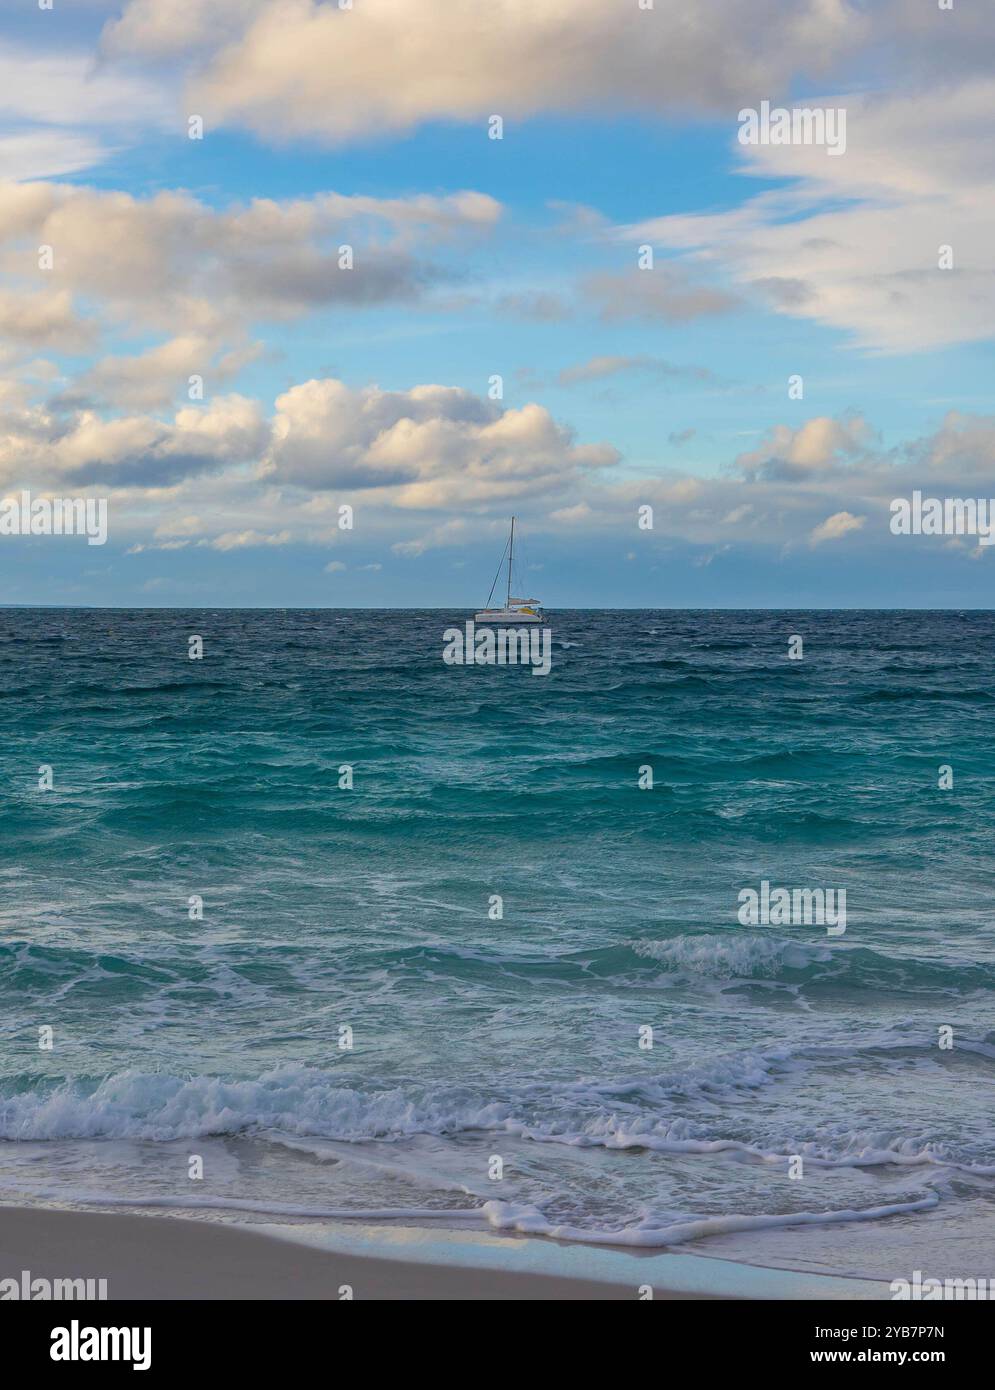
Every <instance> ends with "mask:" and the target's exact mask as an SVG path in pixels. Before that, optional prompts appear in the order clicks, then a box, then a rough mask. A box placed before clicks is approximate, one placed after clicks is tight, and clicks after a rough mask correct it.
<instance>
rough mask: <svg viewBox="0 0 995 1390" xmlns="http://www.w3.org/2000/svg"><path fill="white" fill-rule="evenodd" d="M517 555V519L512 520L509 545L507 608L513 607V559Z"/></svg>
mask: <svg viewBox="0 0 995 1390" xmlns="http://www.w3.org/2000/svg"><path fill="white" fill-rule="evenodd" d="M514 553H515V518H514V517H512V518H511V541H510V543H509V545H508V598H507V601H506V603H505V605H504V606H505V608H510V607H511V557H512V556H513V555H514Z"/></svg>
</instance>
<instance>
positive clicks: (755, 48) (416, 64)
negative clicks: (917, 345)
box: [105, 0, 865, 142]
mask: <svg viewBox="0 0 995 1390" xmlns="http://www.w3.org/2000/svg"><path fill="white" fill-rule="evenodd" d="M864 33H865V23H864V21H863V19H862V16H861V14H860V12H859V10H858V9H857V8H856V7H855V6H854V5H852V4H851V3H849V0H798V3H797V4H796V5H794V6H793V7H792V9H791V12H790V13H787V14H786V13H785V10H784V6H783V3H782V2H781V0H752V3H751V4H750V5H749V6H744V5H743V4H742V3H741V0H697V3H696V4H694V5H688V6H676V5H667V6H666V7H664V6H663V5H659V6H658V7H657V8H656V9H655V10H640V9H639V8H638V7H637V6H636V4H635V3H632V4H631V5H628V6H626V7H624V8H622V7H620V6H617V5H612V4H606V3H605V0H499V3H491V4H482V3H481V0H417V3H413V0H363V2H362V3H357V4H356V5H355V6H354V8H352V9H351V10H341V9H339V7H338V6H337V5H335V4H315V3H313V0H264V2H263V0H255V3H247V4H244V5H242V6H241V8H240V9H239V7H238V6H236V5H234V4H233V3H232V0H225V3H224V4H222V5H220V6H219V5H199V6H195V5H194V4H193V3H191V0H132V4H131V5H129V6H128V8H127V9H126V10H125V13H124V16H123V18H122V19H121V20H120V21H119V22H117V23H116V24H114V25H113V26H111V27H110V28H109V29H108V30H107V31H106V34H105V46H106V47H108V48H109V49H110V51H112V52H114V53H116V54H119V55H120V54H128V53H133V54H136V55H139V56H146V57H147V56H155V57H169V56H172V55H175V54H177V53H180V52H183V51H187V52H190V53H192V55H193V56H194V58H195V60H196V63H197V67H196V70H195V71H194V73H193V77H192V81H191V96H190V102H191V103H192V104H191V107H190V109H192V110H198V111H199V110H202V109H203V110H204V112H205V113H206V114H207V115H208V116H209V118H210V119H212V120H215V121H219V120H220V121H225V122H236V123H238V124H241V125H244V126H248V127H249V128H250V129H252V130H254V131H256V132H257V133H258V134H260V135H261V136H262V137H263V138H264V139H270V140H275V141H280V140H284V139H287V138H289V137H292V136H301V135H314V136H318V137H321V138H323V139H325V140H327V141H330V142H336V141H342V140H347V139H368V138H369V137H370V136H375V135H378V134H380V133H383V132H389V131H394V132H400V131H406V130H410V129H412V128H414V127H416V126H417V125H419V124H421V123H424V122H426V121H436V120H464V121H467V120H475V121H479V122H481V123H483V122H484V121H485V120H486V119H487V117H488V116H490V115H491V114H492V113H494V112H500V113H503V115H504V116H505V118H506V119H507V120H521V119H523V118H526V117H528V116H532V115H535V114H536V113H538V112H543V111H550V112H582V111H585V110H594V109H597V108H599V107H604V106H605V105H610V106H611V107H612V108H613V109H616V110H622V111H640V112H645V111H664V110H668V109H673V108H675V107H691V108H692V109H697V110H702V109H716V108H718V109H723V108H728V107H729V106H731V105H733V104H734V103H735V102H737V101H739V100H740V99H741V98H745V97H746V96H747V95H749V94H755V93H757V92H761V93H766V94H771V93H774V92H777V91H780V90H783V89H784V88H785V87H786V85H787V83H788V82H789V80H790V78H791V77H792V75H793V74H795V73H796V72H797V71H798V70H799V69H802V70H807V71H809V72H813V73H819V72H824V71H826V70H827V68H828V66H829V65H830V64H831V63H832V62H833V60H834V59H835V58H837V57H838V56H839V55H841V54H842V53H844V52H846V51H847V50H849V49H852V48H853V47H854V46H856V45H857V44H859V42H860V41H861V39H862V37H863V36H864ZM212 46H213V47H214V51H213V53H212V51H211V50H212ZM205 54H206V55H207V56H206V61H202V56H203V55H205ZM454 55H458V61H454Z"/></svg>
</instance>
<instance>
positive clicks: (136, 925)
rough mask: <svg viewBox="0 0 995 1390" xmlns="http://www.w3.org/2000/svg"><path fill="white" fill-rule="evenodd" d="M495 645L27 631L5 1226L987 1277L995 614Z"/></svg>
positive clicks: (619, 630)
mask: <svg viewBox="0 0 995 1390" xmlns="http://www.w3.org/2000/svg"><path fill="white" fill-rule="evenodd" d="M468 616H469V615H467V614H463V613H455V614H454V613H448V612H442V611H410V610H406V611H340V610H325V609H319V610H314V611H304V610H292V611H282V610H281V611H274V610H237V611H226V610H217V611H213V610H195V611H180V610H163V609H157V610H145V611H143V610H114V611H110V610H65V609H13V608H11V609H4V610H0V664H2V680H0V697H2V706H0V707H2V710H3V714H4V723H3V734H4V737H3V741H2V745H0V786H2V789H3V795H2V799H0V814H2V818H3V847H4V853H3V858H2V862H0V885H2V892H0V1200H3V1201H4V1202H16V1203H20V1204H54V1205H59V1206H80V1205H94V1206H100V1207H118V1206H128V1207H133V1208H134V1209H135V1210H139V1211H140V1210H150V1211H157V1212H159V1213H162V1212H163V1211H175V1212H176V1213H177V1214H183V1215H188V1214H191V1213H193V1214H199V1215H200V1216H202V1217H204V1218H205V1219H215V1220H237V1221H242V1222H245V1221H248V1222H254V1221H268V1222H272V1221H274V1220H275V1219H279V1220H280V1221H282V1222H286V1223H290V1224H293V1223H294V1222H295V1221H301V1222H308V1223H310V1224H312V1225H313V1224H314V1223H316V1222H317V1223H320V1222H322V1221H329V1222H333V1221H342V1220H343V1219H348V1218H350V1217H352V1218H355V1219H357V1220H364V1221H404V1222H407V1223H409V1224H416V1225H438V1226H439V1227H441V1228H447V1227H450V1228H460V1229H464V1230H466V1229H480V1230H485V1231H486V1230H493V1229H498V1230H508V1231H531V1232H537V1233H543V1234H547V1235H553V1236H559V1237H564V1238H569V1239H572V1240H577V1241H583V1242H590V1243H592V1244H606V1243H607V1244H618V1245H624V1246H630V1247H639V1248H645V1249H662V1248H666V1247H672V1246H679V1247H680V1248H681V1249H682V1250H683V1251H687V1252H697V1253H700V1254H704V1255H710V1254H715V1255H723V1256H729V1257H734V1258H737V1259H743V1260H746V1261H751V1260H752V1261H755V1262H757V1263H768V1264H778V1265H785V1266H787V1267H790V1268H799V1269H812V1270H825V1271H830V1272H833V1273H837V1274H865V1275H871V1276H875V1277H877V1276H884V1277H887V1278H889V1279H890V1278H897V1277H901V1276H907V1275H908V1274H909V1273H911V1271H912V1270H913V1269H915V1268H920V1269H925V1270H926V1271H927V1273H928V1274H929V1275H935V1276H945V1275H954V1276H956V1275H965V1274H975V1275H989V1274H995V1270H992V1269H991V1268H988V1267H986V1265H990V1250H991V1248H992V1237H993V1234H995V1220H993V1217H995V1201H993V1197H995V1018H993V1012H992V1005H993V999H995V926H993V917H992V910H991V903H992V892H993V887H995V799H993V791H995V776H993V767H992V747H993V738H992V735H993V732H995V675H993V667H992V661H991V654H992V651H993V647H995V615H993V614H991V613H988V612H914V613H913V612H829V611H817V612H747V611H743V612H739V611H737V612H730V611H723V612H708V611H694V612H680V611H659V612H657V611H620V612H605V611H597V612H583V611H570V612H563V613H553V614H552V615H551V618H550V626H551V628H552V667H551V670H550V672H549V675H548V676H545V677H543V678H536V677H535V676H533V675H532V674H531V671H530V669H529V668H527V667H526V668H524V669H523V668H521V667H515V666H504V667H497V666H465V667H460V666H450V665H447V664H446V663H445V662H444V661H443V659H442V653H443V646H444V642H443V633H444V631H445V629H446V628H447V627H449V626H451V625H453V624H461V623H462V622H463V621H464V620H465V618H466V617H468ZM192 636H200V637H202V639H203V657H202V659H195V660H191V659H190V656H189V651H190V638H191V637H192ZM793 637H801V638H802V649H801V651H802V654H801V659H791V658H790V657H789V647H790V646H791V643H790V639H791V638H793ZM797 646H798V644H797V643H795V644H794V649H795V650H797ZM44 769H50V772H47V773H46V772H45V771H44ZM942 769H947V770H946V771H943V770H942ZM650 779H652V785H649V782H650ZM350 781H351V786H350V785H349V783H350ZM49 782H50V783H51V785H48V783H49ZM641 783H642V785H641ZM941 784H942V785H941ZM764 883H766V884H767V885H769V892H773V891H774V890H775V889H776V888H779V887H784V888H788V889H797V890H808V893H809V899H808V900H809V901H815V902H816V903H818V901H819V899H818V894H817V892H816V890H833V891H834V892H835V893H836V894H839V893H840V892H841V891H843V892H845V931H843V932H839V931H838V928H837V930H836V933H835V934H834V933H833V932H831V931H830V929H829V927H828V926H827V925H826V924H825V923H823V922H821V921H820V920H819V918H818V915H817V912H816V913H815V914H814V917H813V920H809V921H804V920H801V921H799V920H790V921H788V922H784V921H781V922H773V923H771V924H768V923H767V922H766V921H760V922H757V923H750V922H748V923H746V924H744V923H743V921H741V920H740V918H741V903H742V902H743V897H742V895H743V894H744V892H745V890H749V889H753V890H755V891H756V892H757V894H758V895H759V894H760V892H761V885H762V884H764ZM837 901H839V899H838V898H837ZM201 904H202V907H201ZM986 1252H989V1255H988V1256H986Z"/></svg>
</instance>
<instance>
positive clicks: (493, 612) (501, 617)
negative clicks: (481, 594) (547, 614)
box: [473, 608, 545, 627]
mask: <svg viewBox="0 0 995 1390" xmlns="http://www.w3.org/2000/svg"><path fill="white" fill-rule="evenodd" d="M473 616H474V621H475V622H478V623H507V624H508V625H509V626H512V627H518V626H519V625H520V624H522V623H541V622H543V621H545V620H544V619H543V618H540V616H539V615H538V613H520V612H519V611H518V610H517V609H515V608H484V609H482V610H481V611H480V612H479V613H475V614H474V615H473Z"/></svg>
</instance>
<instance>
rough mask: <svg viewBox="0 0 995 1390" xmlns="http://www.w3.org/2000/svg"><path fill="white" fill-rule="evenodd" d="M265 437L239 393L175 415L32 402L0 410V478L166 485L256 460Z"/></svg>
mask: <svg viewBox="0 0 995 1390" xmlns="http://www.w3.org/2000/svg"><path fill="white" fill-rule="evenodd" d="M268 438H269V427H268V425H267V423H266V421H265V420H264V419H263V418H262V415H261V413H260V411H259V407H258V406H257V405H256V403H255V402H253V401H250V400H247V399H245V398H244V397H242V396H237V395H232V396H220V397H218V398H217V399H216V400H214V401H212V402H211V403H210V404H207V405H202V406H189V407H186V408H184V409H182V410H179V411H177V412H176V414H175V417H174V418H173V419H172V420H171V421H161V420H158V419H155V418H153V417H151V416H147V415H131V416H119V417H114V418H111V419H104V418H102V417H101V416H100V415H99V414H97V413H96V412H95V411H92V410H81V411H77V412H75V413H72V414H63V413H62V412H56V411H53V410H51V409H50V408H48V407H45V406H32V407H26V408H24V409H22V410H20V411H10V412H7V413H5V414H2V415H0V479H2V480H3V481H4V483H5V484H6V485H10V484H12V483H29V482H30V483H35V482H43V483H59V482H61V483H63V484H65V483H69V482H71V483H73V484H74V485H76V486H78V487H85V486H89V485H94V484H101V485H104V486H110V487H125V486H128V485H138V486H140V487H143V488H148V487H161V486H164V485H168V484H170V483H173V482H175V481H177V480H178V479H181V478H185V477H188V476H190V475H191V474H196V473H202V472H206V471H210V470H216V469H220V468H224V467H227V466H229V465H232V464H239V463H246V462H251V461H253V460H254V459H256V458H258V457H259V455H260V453H261V451H262V450H263V449H264V447H265V445H266V441H267V440H268Z"/></svg>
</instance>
